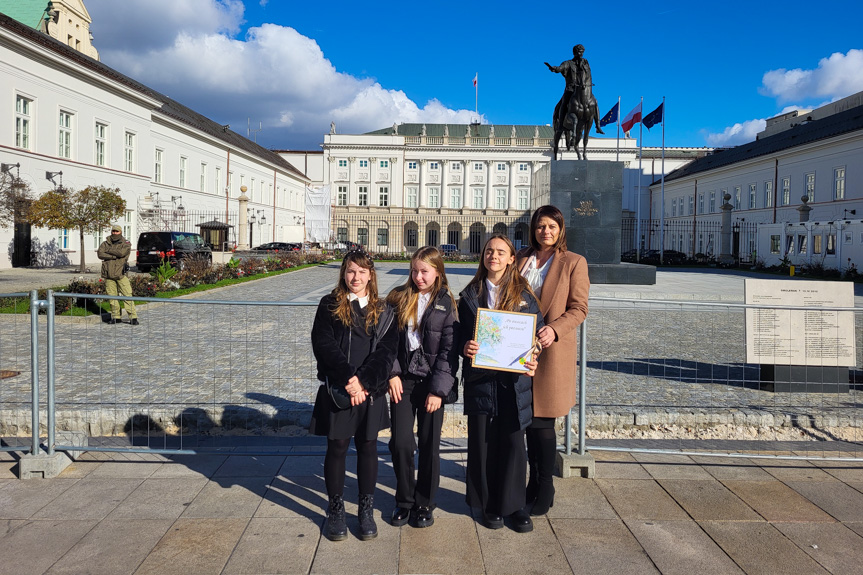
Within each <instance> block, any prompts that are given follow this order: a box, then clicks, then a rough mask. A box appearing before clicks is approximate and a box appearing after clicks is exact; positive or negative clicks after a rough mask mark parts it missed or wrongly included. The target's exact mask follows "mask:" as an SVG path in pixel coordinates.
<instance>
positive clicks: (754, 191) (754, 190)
mask: <svg viewBox="0 0 863 575" xmlns="http://www.w3.org/2000/svg"><path fill="white" fill-rule="evenodd" d="M757 195H758V185H757V184H749V209H750V210H754V209H755V207H756V206H755V196H757Z"/></svg>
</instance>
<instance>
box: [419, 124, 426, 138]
mask: <svg viewBox="0 0 863 575" xmlns="http://www.w3.org/2000/svg"><path fill="white" fill-rule="evenodd" d="M425 135H426V125H425V124H423V127H422V129H421V130H420V136H425Z"/></svg>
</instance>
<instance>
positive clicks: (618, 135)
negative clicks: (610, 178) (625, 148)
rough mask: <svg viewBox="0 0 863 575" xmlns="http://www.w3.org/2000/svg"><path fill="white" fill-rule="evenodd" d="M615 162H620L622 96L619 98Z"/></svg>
mask: <svg viewBox="0 0 863 575" xmlns="http://www.w3.org/2000/svg"><path fill="white" fill-rule="evenodd" d="M614 161H615V162H619V161H620V96H618V97H617V152H616V153H615V154H614Z"/></svg>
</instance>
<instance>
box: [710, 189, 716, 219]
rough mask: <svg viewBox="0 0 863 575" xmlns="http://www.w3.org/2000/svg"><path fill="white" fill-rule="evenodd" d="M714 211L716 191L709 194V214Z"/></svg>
mask: <svg viewBox="0 0 863 575" xmlns="http://www.w3.org/2000/svg"><path fill="white" fill-rule="evenodd" d="M715 211H716V190H713V191H711V192H710V213H711V214H712V213H713V212H715Z"/></svg>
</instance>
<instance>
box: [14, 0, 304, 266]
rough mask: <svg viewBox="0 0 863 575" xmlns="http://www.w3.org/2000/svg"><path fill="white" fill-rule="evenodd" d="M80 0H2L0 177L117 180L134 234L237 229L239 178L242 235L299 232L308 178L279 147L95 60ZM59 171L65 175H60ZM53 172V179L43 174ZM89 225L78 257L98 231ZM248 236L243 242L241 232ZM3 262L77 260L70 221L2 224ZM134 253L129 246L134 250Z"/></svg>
mask: <svg viewBox="0 0 863 575" xmlns="http://www.w3.org/2000/svg"><path fill="white" fill-rule="evenodd" d="M89 24H90V18H89V15H88V14H87V10H86V8H85V7H84V5H83V2H81V1H80V0H54V1H53V2H48V1H47V0H0V163H2V168H3V171H2V174H0V178H2V179H0V184H2V185H4V186H8V185H10V183H12V182H13V181H18V180H17V179H18V178H20V182H19V184H20V183H23V184H26V185H27V186H28V187H29V188H30V189H31V190H32V192H33V194H34V195H35V196H38V195H39V194H41V193H43V192H45V191H47V190H49V189H53V188H55V187H56V186H59V185H60V184H61V182H62V186H63V187H65V188H75V189H81V188H84V187H87V186H89V185H96V186H107V187H112V188H113V187H116V188H119V189H120V193H121V194H122V196H123V198H124V199H125V200H126V215H125V217H123V218H122V221H121V222H117V223H118V224H120V225H122V226H123V229H124V232H123V233H124V236H125V237H127V238H129V239H130V240H131V241H132V243H133V246H134V244H135V242H136V241H137V237H138V234H139V233H140V232H143V231H150V230H160V229H161V230H175V231H189V232H198V231H201V232H202V233H203V235H204V237H205V239H206V240H207V241H208V242H210V243H211V244H212V245H213V246H215V247H216V248H220V249H221V248H224V247H225V244H226V243H228V244H233V243H234V242H236V241H237V239H238V238H237V237H236V231H237V229H238V223H239V222H238V220H239V214H238V209H239V204H238V202H237V198H238V197H239V196H240V189H241V187H243V186H245V187H246V189H247V192H246V195H247V196H248V197H249V198H250V202H249V204H248V208H249V212H248V215H250V216H251V215H254V216H255V220H256V221H257V222H258V225H256V226H254V227H253V228H252V229H251V230H252V234H253V237H252V238H243V239H245V240H249V239H250V240H251V241H250V243H254V244H258V243H262V242H267V241H301V239H302V237H303V221H302V220H303V216H304V201H305V190H306V187H307V186H308V185H309V184H310V183H311V182H310V180H309V179H308V178H307V177H306V176H305V175H304V174H303V173H302V172H300V171H299V170H297V169H296V168H294V167H293V166H292V165H291V164H289V163H288V162H287V161H285V160H284V159H283V158H282V157H281V156H279V155H278V154H275V153H273V152H272V151H270V150H267V149H265V148H263V147H261V146H259V145H257V144H255V143H254V142H252V141H251V140H249V139H248V138H245V137H243V136H241V135H240V134H238V133H236V132H234V131H232V130H231V129H230V128H229V127H228V126H222V125H220V124H218V123H217V122H214V121H212V120H210V119H208V118H206V117H204V116H202V115H201V114H199V113H197V112H195V111H194V110H191V109H189V108H187V107H186V106H183V105H182V104H180V103H179V102H176V101H174V100H172V99H170V98H168V97H167V96H165V95H163V94H160V93H158V92H157V91H155V90H152V89H150V88H148V87H147V86H145V85H143V84H141V83H139V82H137V81H135V80H134V79H132V78H129V77H128V76H125V75H123V74H121V73H120V72H118V71H116V70H114V69H112V68H110V67H108V66H106V65H104V64H102V63H101V62H100V61H99V60H98V59H97V58H98V53H97V52H96V51H95V49H93V47H92V44H91V42H90V33H89ZM60 172H62V175H60ZM48 176H50V179H49V178H48ZM104 235H106V234H94V235H90V236H86V237H85V246H84V249H85V250H87V253H86V254H85V256H86V261H87V262H88V263H89V264H90V266H91V267H96V266H97V265H98V260H97V259H96V256H95V252H96V248H97V247H98V245H99V243H100V242H101V241H102V239H103V236H104ZM239 243H245V242H239ZM0 246H2V248H3V250H2V254H3V255H2V256H0V269H2V268H8V267H10V266H27V265H62V264H66V263H77V262H78V259H79V255H78V251H79V250H80V242H79V240H78V237H77V233H76V231H75V230H59V231H58V230H46V229H37V228H32V229H31V226H30V225H29V224H27V223H26V222H15V223H14V227H11V226H10V227H8V228H2V227H0ZM133 253H134V252H133Z"/></svg>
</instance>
